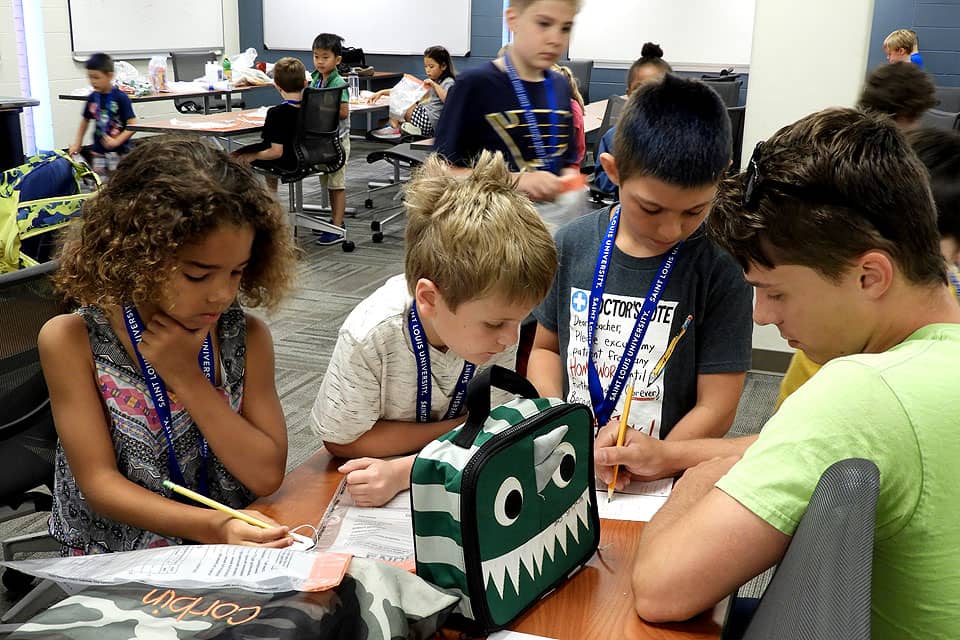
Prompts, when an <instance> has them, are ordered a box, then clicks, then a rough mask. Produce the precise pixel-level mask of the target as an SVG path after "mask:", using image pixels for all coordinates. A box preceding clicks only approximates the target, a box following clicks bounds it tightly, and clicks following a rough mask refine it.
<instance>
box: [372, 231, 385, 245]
mask: <svg viewBox="0 0 960 640" xmlns="http://www.w3.org/2000/svg"><path fill="white" fill-rule="evenodd" d="M371 239H372V240H373V241H374V242H376V243H377V244H379V243H381V242H383V234H382V233H380V232H379V231H377V232H376V233H375V234H373V238H371Z"/></svg>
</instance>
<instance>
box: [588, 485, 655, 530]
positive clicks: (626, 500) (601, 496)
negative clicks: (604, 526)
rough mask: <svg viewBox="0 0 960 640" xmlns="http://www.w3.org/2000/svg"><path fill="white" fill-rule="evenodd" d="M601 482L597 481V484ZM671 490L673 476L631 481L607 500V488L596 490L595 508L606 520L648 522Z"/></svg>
mask: <svg viewBox="0 0 960 640" xmlns="http://www.w3.org/2000/svg"><path fill="white" fill-rule="evenodd" d="M601 484H602V483H600V482H599V481H598V482H597V486H601ZM672 490H673V478H663V479H661V480H654V481H652V482H631V483H630V484H629V485H627V487H626V488H625V489H623V490H622V491H617V492H615V493H614V494H613V500H611V501H610V502H607V490H606V489H603V490H597V510H598V511H599V512H600V517H601V518H605V519H607V520H632V521H634V522H650V519H651V518H653V515H654V514H655V513H656V512H657V511H659V510H660V507H662V506H663V503H664V502H666V501H667V498H669V497H670V492H671V491H672Z"/></svg>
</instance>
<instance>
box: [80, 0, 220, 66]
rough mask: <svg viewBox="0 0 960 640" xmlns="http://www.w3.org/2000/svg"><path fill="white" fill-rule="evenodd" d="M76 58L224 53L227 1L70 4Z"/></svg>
mask: <svg viewBox="0 0 960 640" xmlns="http://www.w3.org/2000/svg"><path fill="white" fill-rule="evenodd" d="M68 6H69V8H70V34H71V37H72V40H73V51H74V53H94V52H97V51H103V52H105V53H109V54H123V53H162V52H165V51H186V50H190V49H204V50H209V49H223V1H222V0H69V4H68Z"/></svg>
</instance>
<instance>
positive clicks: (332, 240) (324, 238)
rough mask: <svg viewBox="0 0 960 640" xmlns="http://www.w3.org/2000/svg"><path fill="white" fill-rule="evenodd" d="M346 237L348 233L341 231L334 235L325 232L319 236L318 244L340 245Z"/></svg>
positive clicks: (331, 232) (330, 232)
mask: <svg viewBox="0 0 960 640" xmlns="http://www.w3.org/2000/svg"><path fill="white" fill-rule="evenodd" d="M345 236H346V231H343V230H341V231H339V232H336V233H334V232H333V231H324V232H323V233H321V234H320V235H319V236H317V240H316V242H317V244H319V245H331V244H338V243H340V242H343V240H344V237H345Z"/></svg>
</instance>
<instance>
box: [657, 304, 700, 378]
mask: <svg viewBox="0 0 960 640" xmlns="http://www.w3.org/2000/svg"><path fill="white" fill-rule="evenodd" d="M691 322H693V314H690V315H688V316H687V319H686V320H684V321H683V326H681V327H680V333H678V334H677V335H675V336H674V337H673V340H671V341H670V344H668V345H667V350H666V351H664V352H663V355H662V356H661V357H660V359H659V360H657V364H655V365H653V371H651V372H650V378H649V379H648V380H647V386H648V387H649V386H650V385H652V384H653V383H654V382H656V381H657V379H659V378H660V374H661V373H663V368H664V367H666V366H667V360H669V359H670V356H672V355H673V350H674V349H676V348H677V343H678V342H680V338H682V337H683V334H685V333H686V332H687V327H689V326H690V323H691Z"/></svg>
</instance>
